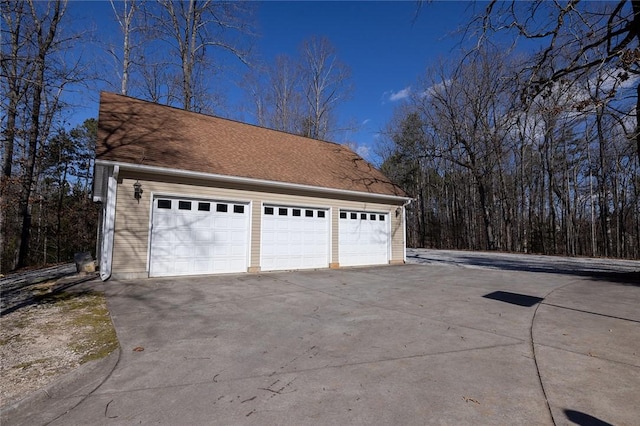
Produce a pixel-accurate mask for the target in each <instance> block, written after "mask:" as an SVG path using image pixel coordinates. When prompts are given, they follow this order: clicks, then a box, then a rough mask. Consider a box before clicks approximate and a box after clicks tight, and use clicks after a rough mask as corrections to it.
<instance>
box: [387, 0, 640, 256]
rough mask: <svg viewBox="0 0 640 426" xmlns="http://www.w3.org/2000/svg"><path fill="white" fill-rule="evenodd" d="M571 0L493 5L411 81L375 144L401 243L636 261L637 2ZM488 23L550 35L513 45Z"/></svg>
mask: <svg viewBox="0 0 640 426" xmlns="http://www.w3.org/2000/svg"><path fill="white" fill-rule="evenodd" d="M577 3H578V2H567V3H566V4H562V5H561V4H560V3H545V2H535V3H534V2H531V3H518V2H513V3H511V2H510V3H506V4H501V5H497V4H496V2H492V3H490V4H489V6H488V8H487V10H486V12H485V13H484V14H483V15H481V16H480V17H479V18H478V19H477V20H476V21H475V24H478V26H473V25H472V26H471V27H469V28H468V30H469V31H473V30H474V29H476V30H478V33H479V34H481V35H482V37H484V38H481V39H480V41H479V43H478V44H477V47H476V48H475V49H474V50H472V51H470V52H467V54H465V55H464V56H461V57H458V58H454V59H452V60H450V61H449V62H447V63H443V64H441V65H440V66H437V67H432V68H430V69H429V70H427V72H426V73H425V77H424V79H422V80H421V81H419V82H417V84H416V86H415V87H416V90H414V96H413V98H412V99H411V101H410V102H408V103H407V104H406V105H404V106H403V108H402V109H401V110H399V111H398V113H397V116H396V118H395V120H394V121H393V122H392V123H390V125H389V128H388V131H387V136H388V144H387V145H386V146H384V147H383V149H382V151H383V156H384V158H385V161H384V163H383V164H382V169H383V171H384V172H386V173H387V175H388V176H390V177H391V178H392V179H393V180H394V181H395V182H396V183H398V184H399V185H401V186H402V187H404V188H405V189H406V190H407V191H408V192H409V194H411V195H412V196H413V197H415V202H414V203H413V204H412V205H411V206H410V209H409V228H408V239H409V245H410V246H417V247H435V248H457V249H488V250H504V251H518V252H526V253H545V254H566V255H588V256H612V257H627V258H636V259H637V258H640V165H639V158H640V149H639V148H640V144H639V143H638V142H637V141H638V138H639V135H638V119H637V117H638V115H637V114H638V108H637V102H638V93H639V92H638V91H640V86H639V82H640V75H639V74H640V72H639V71H640V69H639V59H640V50H639V49H638V41H639V38H640V30H639V27H638V24H639V23H640V7H639V3H638V2H624V1H622V2H619V3H615V4H614V3H610V4H597V5H594V4H592V3H590V4H588V5H587V6H586V8H580V7H579V5H578V4H577ZM543 14H545V18H546V20H543V21H540V20H539V19H537V20H536V19H534V18H540V17H541V16H542V15H543ZM554 14H555V18H556V19H549V16H551V17H552V18H554ZM578 18H579V19H578ZM534 22H547V23H548V25H549V28H543V27H537V28H529V27H530V26H532V25H534ZM538 25H539V24H538ZM498 27H500V28H502V30H501V31H507V32H508V31H509V29H514V30H515V32H516V34H515V35H516V36H517V37H521V38H522V37H524V38H527V37H529V38H540V39H542V40H543V41H546V42H547V44H546V45H543V48H542V50H541V51H540V52H539V53H538V54H537V55H534V56H531V57H522V56H517V55H515V54H510V53H509V52H510V49H509V46H508V45H507V46H506V47H505V46H504V45H498V44H492V43H491V42H490V41H491V40H492V39H491V38H490V37H491V34H490V32H491V30H492V29H493V28H498ZM501 35H502V37H503V38H502V41H504V35H503V34H502V33H501Z"/></svg>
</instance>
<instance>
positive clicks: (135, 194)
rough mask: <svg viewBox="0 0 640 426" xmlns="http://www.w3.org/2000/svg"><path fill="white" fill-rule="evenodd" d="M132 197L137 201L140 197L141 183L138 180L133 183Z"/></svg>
mask: <svg viewBox="0 0 640 426" xmlns="http://www.w3.org/2000/svg"><path fill="white" fill-rule="evenodd" d="M133 198H135V199H136V200H138V203H140V198H142V184H141V183H140V182H138V181H136V183H134V184H133Z"/></svg>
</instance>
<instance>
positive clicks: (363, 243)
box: [339, 211, 391, 266]
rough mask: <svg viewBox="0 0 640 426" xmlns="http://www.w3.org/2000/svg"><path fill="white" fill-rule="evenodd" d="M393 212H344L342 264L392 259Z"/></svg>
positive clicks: (371, 263)
mask: <svg viewBox="0 0 640 426" xmlns="http://www.w3.org/2000/svg"><path fill="white" fill-rule="evenodd" d="M389 229H390V227H389V214H388V213H373V212H364V211H341V212H340V221H339V237H340V242H339V248H340V253H339V259H340V266H357V265H382V264H386V263H388V262H389V244H390V239H391V238H390V231H389Z"/></svg>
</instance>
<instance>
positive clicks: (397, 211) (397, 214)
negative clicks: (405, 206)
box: [396, 207, 402, 217]
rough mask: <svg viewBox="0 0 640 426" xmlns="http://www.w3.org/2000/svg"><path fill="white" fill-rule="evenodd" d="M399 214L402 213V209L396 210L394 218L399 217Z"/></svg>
mask: <svg viewBox="0 0 640 426" xmlns="http://www.w3.org/2000/svg"><path fill="white" fill-rule="evenodd" d="M400 213H402V207H398V208H397V209H396V217H398V216H400Z"/></svg>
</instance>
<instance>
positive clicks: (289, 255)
mask: <svg viewBox="0 0 640 426" xmlns="http://www.w3.org/2000/svg"><path fill="white" fill-rule="evenodd" d="M329 216H330V215H329V211H328V210H327V209H320V208H311V207H291V206H278V205H264V206H263V208H262V238H261V241H262V247H261V253H262V259H261V265H262V270H263V271H275V270H286V269H309V268H326V267H328V266H329V241H330V234H329V229H330V226H329Z"/></svg>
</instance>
